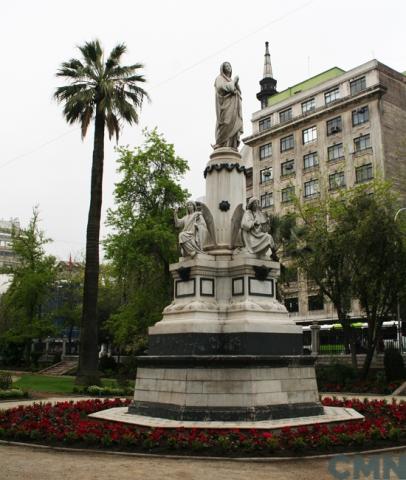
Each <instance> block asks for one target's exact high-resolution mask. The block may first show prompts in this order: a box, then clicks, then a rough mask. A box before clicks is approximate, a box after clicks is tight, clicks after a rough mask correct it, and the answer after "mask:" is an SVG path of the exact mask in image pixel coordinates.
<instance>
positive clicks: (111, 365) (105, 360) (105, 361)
mask: <svg viewBox="0 0 406 480" xmlns="http://www.w3.org/2000/svg"><path fill="white" fill-rule="evenodd" d="M99 370H101V371H102V372H109V371H110V372H115V371H116V370H117V362H116V360H115V358H114V357H108V356H107V355H103V356H102V357H100V359H99Z"/></svg>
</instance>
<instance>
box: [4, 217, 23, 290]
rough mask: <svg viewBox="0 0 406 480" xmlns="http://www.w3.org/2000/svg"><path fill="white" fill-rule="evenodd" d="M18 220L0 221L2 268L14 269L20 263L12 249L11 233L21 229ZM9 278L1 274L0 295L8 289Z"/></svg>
mask: <svg viewBox="0 0 406 480" xmlns="http://www.w3.org/2000/svg"><path fill="white" fill-rule="evenodd" d="M19 228H20V223H19V221H18V219H16V218H13V219H11V220H0V268H1V267H10V266H11V267H12V266H13V265H16V263H17V262H18V260H17V257H16V255H15V253H14V252H13V249H12V248H11V233H12V231H13V229H19ZM8 280H9V278H8V276H7V275H4V274H0V294H1V293H3V292H4V291H5V290H6V289H7V285H8Z"/></svg>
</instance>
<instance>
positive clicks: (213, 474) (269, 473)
mask: <svg viewBox="0 0 406 480" xmlns="http://www.w3.org/2000/svg"><path fill="white" fill-rule="evenodd" d="M389 455H390V457H391V458H392V460H393V461H395V462H396V463H399V458H400V456H401V455H400V454H399V453H394V454H389ZM371 458H372V456H370V457H368V458H366V459H363V460H368V461H370V460H371ZM375 458H376V460H378V462H379V468H380V475H382V467H383V462H382V459H381V457H380V458H377V457H375ZM403 460H406V449H405V450H404V451H403ZM0 465H1V471H0V478H1V479H7V480H23V479H29V480H55V479H56V478H57V479H58V480H65V479H66V480H67V479H69V480H71V479H72V478H74V479H75V480H115V479H119V480H156V479H159V478H164V479H165V480H179V479H181V480H207V479H213V480H247V478H249V479H255V480H272V479H277V480H280V479H283V480H315V479H317V480H330V479H335V478H339V477H337V476H333V475H331V474H330V473H329V472H328V467H329V461H328V460H300V459H298V460H294V461H292V460H290V461H286V462H285V461H283V462H273V463H271V462H269V463H252V462H251V463H250V462H233V461H226V460H225V461H210V460H183V459H181V460H179V459H160V458H137V457H123V456H113V455H103V454H89V453H70V452H57V451H44V450H37V449H33V448H30V447H17V446H9V445H0ZM353 465H354V461H353V457H345V458H343V459H341V460H340V462H339V463H337V464H336V470H337V471H338V472H341V475H343V472H348V474H349V476H346V477H343V476H341V478H354V477H353V473H354V471H353V469H354V467H353ZM405 466H406V465H405ZM405 473H406V472H405ZM360 478H364V477H360ZM365 478H370V477H365ZM377 478H384V477H383V476H379V477H377ZM399 478H404V477H403V474H402V476H399V474H396V473H393V474H392V476H391V477H390V479H399Z"/></svg>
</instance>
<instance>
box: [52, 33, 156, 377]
mask: <svg viewBox="0 0 406 480" xmlns="http://www.w3.org/2000/svg"><path fill="white" fill-rule="evenodd" d="M78 48H79V50H80V52H81V54H82V58H81V59H80V60H78V59H76V58H74V59H71V60H69V61H68V62H64V63H62V65H61V67H60V68H59V70H58V71H57V73H56V76H57V77H64V78H66V79H67V80H68V81H69V84H68V85H65V86H62V87H59V88H57V89H56V91H55V94H54V97H55V99H56V100H57V101H58V102H61V103H63V104H64V108H63V115H64V117H65V119H66V121H67V122H68V123H69V124H73V123H76V122H77V123H79V124H80V126H81V130H82V139H83V138H84V137H85V136H86V133H87V130H88V127H89V124H90V121H91V120H92V119H94V143H93V162H92V175H91V193H90V207H89V216H88V223H87V233H86V267H85V278H84V287H83V311H82V321H81V337H80V352H79V370H78V374H77V377H76V382H77V383H80V384H85V385H89V384H94V383H99V382H100V378H99V374H98V368H97V367H98V338H97V333H98V332H97V296H98V278H99V237H100V215H101V205H102V183H103V163H104V131H105V128H107V131H108V133H109V138H110V139H111V137H112V136H113V135H115V136H116V139H117V141H118V138H119V135H120V131H121V126H122V123H124V122H127V123H129V124H130V125H131V124H133V123H138V113H137V110H138V109H140V108H141V106H142V103H143V100H144V98H148V94H147V93H146V92H145V90H143V89H142V88H141V87H140V85H139V84H140V83H143V82H145V78H144V76H143V75H141V74H139V73H138V71H139V70H140V69H141V68H143V65H142V64H140V63H136V64H134V65H129V66H123V65H121V64H120V60H121V57H122V55H123V54H124V53H125V51H126V46H125V44H122V43H121V44H118V45H117V46H115V47H114V48H113V50H112V51H111V53H110V55H109V57H108V59H107V60H106V61H104V52H103V49H102V47H101V45H100V42H99V41H98V40H94V41H91V42H87V43H85V44H84V45H83V46H79V47H78Z"/></svg>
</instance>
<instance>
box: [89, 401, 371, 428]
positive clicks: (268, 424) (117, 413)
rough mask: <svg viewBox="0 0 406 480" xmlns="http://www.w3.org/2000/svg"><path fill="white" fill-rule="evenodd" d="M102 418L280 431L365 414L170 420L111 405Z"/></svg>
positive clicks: (332, 410)
mask: <svg viewBox="0 0 406 480" xmlns="http://www.w3.org/2000/svg"><path fill="white" fill-rule="evenodd" d="M89 416H90V417H92V418H96V419H99V420H108V421H112V422H122V423H127V424H130V425H139V426H143V427H152V428H213V429H226V428H238V429H245V428H246V429H251V428H255V429H257V430H258V429H266V430H268V431H272V430H274V431H279V430H281V429H282V428H285V427H291V428H295V427H302V426H308V425H316V424H335V423H339V422H346V421H359V420H363V418H364V417H363V415H361V414H360V413H358V412H357V411H356V410H354V409H352V408H344V407H324V410H323V413H322V414H321V415H314V416H308V417H299V418H288V419H287V418H284V419H278V420H276V419H272V420H260V421H223V420H219V421H196V420H170V419H166V418H156V417H147V416H143V415H134V414H132V413H128V409H127V408H126V407H121V408H110V409H108V410H103V411H101V412H96V413H92V414H91V415H89Z"/></svg>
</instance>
